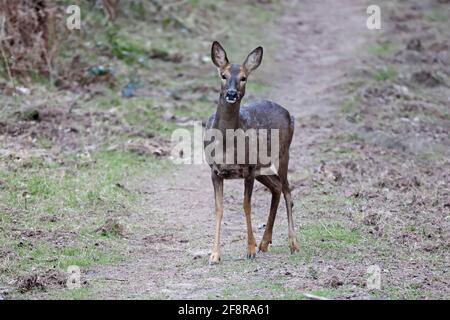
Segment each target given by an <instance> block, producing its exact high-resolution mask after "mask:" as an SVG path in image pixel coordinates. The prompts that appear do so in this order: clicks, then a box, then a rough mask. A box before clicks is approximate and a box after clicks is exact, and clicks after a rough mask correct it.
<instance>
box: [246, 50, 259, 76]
mask: <svg viewBox="0 0 450 320" xmlns="http://www.w3.org/2000/svg"><path fill="white" fill-rule="evenodd" d="M262 57H263V48H262V47H258V48H256V49H255V50H253V51H252V52H250V54H249V55H248V56H247V59H245V62H244V68H245V70H246V71H247V73H250V72H252V71H253V70H255V69H256V68H258V67H259V65H260V64H261V60H262Z"/></svg>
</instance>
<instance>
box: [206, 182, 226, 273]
mask: <svg viewBox="0 0 450 320" xmlns="http://www.w3.org/2000/svg"><path fill="white" fill-rule="evenodd" d="M211 178H212V182H213V185H214V200H215V207H216V230H215V237H214V245H213V249H212V253H211V256H210V258H209V264H216V263H219V261H220V225H221V222H222V216H223V179H222V178H220V177H219V176H217V175H216V174H215V173H212V175H211Z"/></svg>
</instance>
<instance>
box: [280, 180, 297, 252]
mask: <svg viewBox="0 0 450 320" xmlns="http://www.w3.org/2000/svg"><path fill="white" fill-rule="evenodd" d="M283 195H284V200H285V202H286V212H287V219H288V244H289V248H290V249H291V254H293V253H294V252H296V251H298V243H297V237H296V236H295V230H294V219H293V218H292V207H293V206H294V202H292V198H291V190H290V188H289V183H288V182H287V180H285V182H284V183H283Z"/></svg>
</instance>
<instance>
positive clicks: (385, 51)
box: [368, 42, 394, 57]
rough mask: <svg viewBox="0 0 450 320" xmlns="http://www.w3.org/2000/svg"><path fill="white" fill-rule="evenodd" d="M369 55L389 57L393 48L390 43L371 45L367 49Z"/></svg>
mask: <svg viewBox="0 0 450 320" xmlns="http://www.w3.org/2000/svg"><path fill="white" fill-rule="evenodd" d="M368 50H369V53H371V54H373V55H376V56H383V57H384V56H389V55H391V54H393V53H394V47H393V45H392V44H391V43H390V42H384V43H381V44H377V45H373V46H370V47H369V49H368Z"/></svg>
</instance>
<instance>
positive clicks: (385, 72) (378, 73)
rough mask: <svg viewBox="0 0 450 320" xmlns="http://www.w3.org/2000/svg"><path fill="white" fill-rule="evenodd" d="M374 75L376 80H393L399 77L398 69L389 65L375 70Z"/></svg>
mask: <svg viewBox="0 0 450 320" xmlns="http://www.w3.org/2000/svg"><path fill="white" fill-rule="evenodd" d="M372 77H373V78H374V79H375V80H376V81H391V80H394V79H395V78H396V77H397V70H396V69H395V68H394V67H393V66H387V67H383V68H378V69H375V70H373V72H372Z"/></svg>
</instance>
